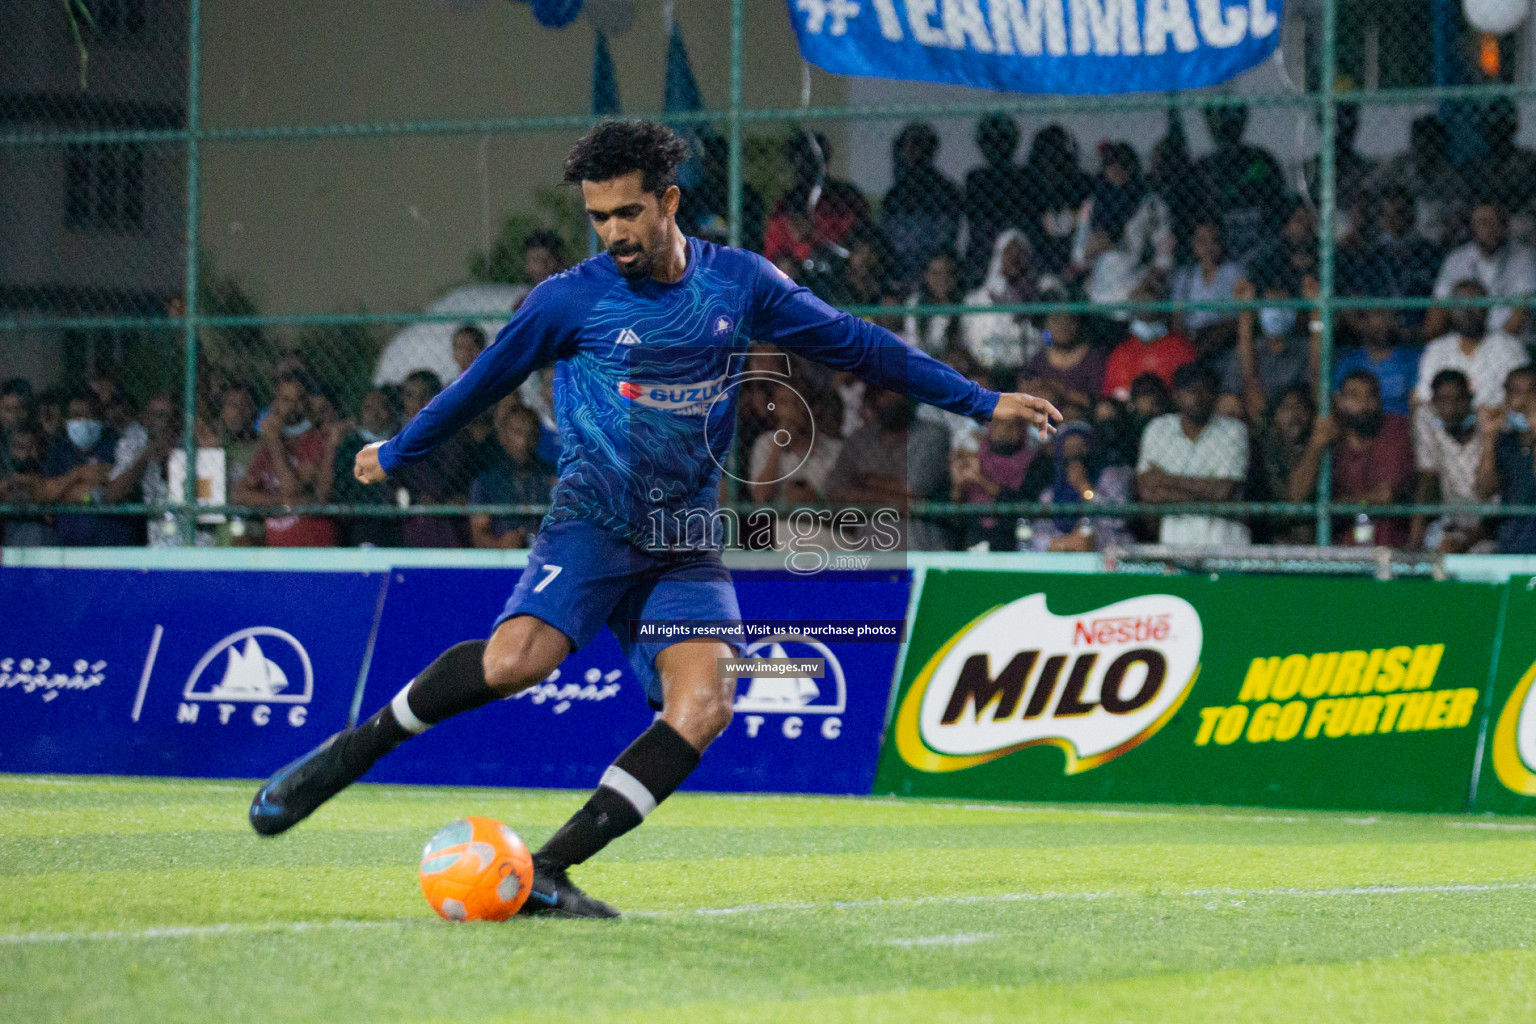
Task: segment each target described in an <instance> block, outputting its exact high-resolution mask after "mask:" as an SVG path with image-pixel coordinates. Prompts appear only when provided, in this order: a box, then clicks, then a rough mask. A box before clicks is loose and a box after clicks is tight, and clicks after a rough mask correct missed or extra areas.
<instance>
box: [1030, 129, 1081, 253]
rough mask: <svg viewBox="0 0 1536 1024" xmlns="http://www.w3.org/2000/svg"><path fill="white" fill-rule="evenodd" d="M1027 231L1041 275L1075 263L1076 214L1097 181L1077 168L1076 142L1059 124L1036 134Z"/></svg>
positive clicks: (1031, 143) (1032, 151)
mask: <svg viewBox="0 0 1536 1024" xmlns="http://www.w3.org/2000/svg"><path fill="white" fill-rule="evenodd" d="M1024 171H1025V178H1026V180H1027V181H1028V182H1029V187H1028V189H1027V190H1026V191H1025V193H1024V211H1025V216H1024V230H1025V232H1026V233H1027V234H1028V235H1029V241H1030V250H1031V251H1032V252H1033V253H1034V257H1035V265H1036V267H1038V268H1039V270H1040V272H1041V273H1042V274H1050V275H1053V276H1054V275H1060V274H1063V273H1065V272H1066V271H1067V269H1068V267H1069V266H1070V265H1071V263H1072V240H1073V238H1074V237H1075V235H1076V233H1077V214H1078V211H1079V210H1080V209H1081V208H1082V205H1083V201H1084V200H1086V199H1087V198H1088V196H1089V194H1090V193H1091V192H1092V191H1093V179H1092V178H1090V177H1089V176H1088V174H1087V173H1086V172H1084V171H1083V169H1082V168H1081V167H1080V166H1078V155H1077V140H1076V139H1074V138H1073V137H1072V133H1071V132H1069V131H1067V129H1066V128H1064V127H1062V126H1061V125H1059V124H1049V125H1046V126H1045V127H1044V128H1042V129H1040V130H1039V131H1038V132H1036V133H1035V137H1034V139H1033V140H1032V141H1031V142H1030V144H1029V160H1028V162H1027V163H1026V164H1025V167H1024Z"/></svg>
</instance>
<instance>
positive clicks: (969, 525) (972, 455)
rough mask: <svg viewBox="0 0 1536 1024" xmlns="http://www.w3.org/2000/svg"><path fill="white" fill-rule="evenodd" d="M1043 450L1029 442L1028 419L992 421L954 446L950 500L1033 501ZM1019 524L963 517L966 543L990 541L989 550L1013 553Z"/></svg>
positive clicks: (980, 502)
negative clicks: (1033, 472)
mask: <svg viewBox="0 0 1536 1024" xmlns="http://www.w3.org/2000/svg"><path fill="white" fill-rule="evenodd" d="M1040 451H1041V449H1040V448H1038V447H1037V446H1035V445H1032V444H1030V443H1029V438H1028V436H1027V433H1026V428H1025V426H1024V421H1023V420H1020V419H1016V418H1004V419H995V420H992V421H991V422H990V423H988V424H987V426H986V429H985V430H984V431H983V432H982V433H981V435H980V436H978V435H976V434H972V435H970V441H968V442H967V443H965V444H962V445H958V446H956V447H954V448H952V449H951V450H950V454H949V460H950V461H949V475H950V492H949V500H951V501H956V502H964V503H966V504H970V505H990V504H996V503H998V502H1008V501H1029V500H1031V499H1030V498H1029V497H1027V495H1028V494H1029V491H1028V488H1027V486H1026V484H1027V481H1028V480H1029V479H1030V476H1029V473H1030V469H1031V468H1032V467H1033V466H1034V465H1035V464H1036V461H1037V457H1038V456H1039V454H1040ZM1036 490H1037V491H1038V486H1037V487H1036ZM1018 523H1019V520H1017V519H1015V518H1013V517H1011V516H1005V517H1001V518H1000V517H997V516H983V517H981V518H973V517H969V516H967V517H966V518H965V519H963V520H961V530H960V532H961V544H960V546H961V547H962V548H973V547H975V546H976V545H977V544H978V543H981V542H985V543H986V545H987V548H986V549H987V550H989V551H1013V550H1015V548H1016V547H1017V544H1018V539H1019V538H1018V529H1017V526H1018Z"/></svg>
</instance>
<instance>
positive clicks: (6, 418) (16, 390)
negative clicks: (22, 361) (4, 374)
mask: <svg viewBox="0 0 1536 1024" xmlns="http://www.w3.org/2000/svg"><path fill="white" fill-rule="evenodd" d="M31 405H32V385H31V384H29V383H27V381H26V379H25V378H23V377H12V378H11V379H10V380H8V381H6V382H5V383H3V384H0V441H3V440H4V439H5V438H6V437H8V436H9V435H10V433H11V431H13V430H19V429H21V428H22V427H24V426H27V425H28V423H29V421H30V420H31V418H32V409H31Z"/></svg>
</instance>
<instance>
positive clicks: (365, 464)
mask: <svg viewBox="0 0 1536 1024" xmlns="http://www.w3.org/2000/svg"><path fill="white" fill-rule="evenodd" d="M383 445H384V442H383V441H375V442H373V444H370V445H367V446H365V447H364V448H363V450H362V451H360V452H358V453H357V460H356V461H355V462H354V463H353V464H352V475H353V476H355V477H357V479H358V480H359V481H361V482H362V483H365V484H378V483H383V482H384V479H385V478H386V477H388V476H389V474H388V473H386V472H384V467H383V466H381V465H379V449H380V448H381V447H383Z"/></svg>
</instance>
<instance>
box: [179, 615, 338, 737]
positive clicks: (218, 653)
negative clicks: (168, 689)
mask: <svg viewBox="0 0 1536 1024" xmlns="http://www.w3.org/2000/svg"><path fill="white" fill-rule="evenodd" d="M314 693H315V670H314V666H313V665H312V664H311V663H310V660H309V652H308V651H306V650H304V645H303V644H301V643H299V641H298V640H297V638H295V637H294V635H293V634H292V633H288V632H285V631H283V630H281V629H277V628H276V627H274V626H252V627H250V628H249V629H242V630H240V631H239V632H238V633H231V634H230V635H229V636H227V637H225V638H224V639H223V640H220V641H219V642H218V643H216V644H214V645H213V647H212V648H210V649H209V651H208V653H207V654H204V655H203V656H202V658H200V659H199V660H198V662H197V666H196V667H195V668H193V669H192V674H191V675H190V676H188V677H187V685H186V686H185V687H184V688H183V689H182V691H181V697H182V703H181V705H180V707H178V708H177V709H176V721H178V722H186V723H193V722H196V721H197V720H198V715H199V712H200V711H201V710H202V705H203V704H205V703H210V704H214V705H215V706H216V708H217V711H218V716H219V724H220V725H228V724H229V720H230V718H231V717H233V716H234V714H235V712H236V710H237V709H238V708H239V707H240V705H242V704H246V705H254V706H253V707H251V710H250V715H251V721H252V722H253V723H254V724H256V725H266V724H267V723H268V722H270V721H271V720H272V715H273V708H272V706H273V705H274V704H287V705H290V707H289V708H288V711H287V713H286V714H285V715H282V717H284V718H286V719H287V720H288V724H289V725H290V726H294V727H295V728H296V727H298V726H301V725H303V724H304V721H305V718H306V717H307V716H308V714H309V708H308V707H306V706H305V705H307V704H308V703H309V702H310V698H312V697H313V696H314Z"/></svg>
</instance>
